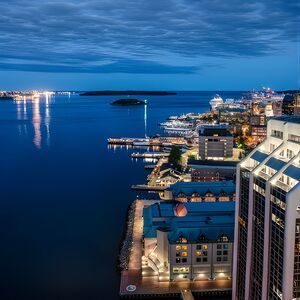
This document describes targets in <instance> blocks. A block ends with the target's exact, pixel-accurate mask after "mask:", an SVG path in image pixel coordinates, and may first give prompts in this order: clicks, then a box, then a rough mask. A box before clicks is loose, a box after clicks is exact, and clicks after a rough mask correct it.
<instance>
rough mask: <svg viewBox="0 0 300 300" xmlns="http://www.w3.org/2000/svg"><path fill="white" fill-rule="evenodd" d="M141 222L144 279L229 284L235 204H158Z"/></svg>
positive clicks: (145, 211)
mask: <svg viewBox="0 0 300 300" xmlns="http://www.w3.org/2000/svg"><path fill="white" fill-rule="evenodd" d="M143 218H144V229H143V230H144V236H143V247H144V248H143V257H142V267H143V272H142V274H143V277H147V276H157V280H158V281H190V280H194V281H195V280H204V281H206V280H218V279H223V280H224V279H225V280H231V276H232V250H233V236H234V202H210V203H204V202H203V203H191V202H190V203H178V202H176V201H168V202H160V203H156V204H153V205H151V206H149V207H146V208H144V211H143Z"/></svg>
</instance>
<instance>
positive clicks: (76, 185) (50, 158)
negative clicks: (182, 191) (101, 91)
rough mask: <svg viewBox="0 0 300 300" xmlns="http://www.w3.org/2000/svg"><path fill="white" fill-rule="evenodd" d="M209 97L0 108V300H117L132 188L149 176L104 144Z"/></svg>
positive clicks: (63, 99)
mask: <svg viewBox="0 0 300 300" xmlns="http://www.w3.org/2000/svg"><path fill="white" fill-rule="evenodd" d="M220 94H221V96H222V97H223V98H232V97H238V96H240V93H237V92H227V93H225V92H224V93H222V92H221V93H220ZM213 95H214V92H202V93H195V92H193V93H180V94H179V95H177V96H167V97H147V99H148V106H147V110H145V108H144V107H132V108H129V107H116V106H110V105H109V103H110V102H111V101H112V100H114V99H115V97H80V96H76V95H74V96H71V97H70V98H69V97H68V96H55V97H51V98H49V99H45V98H41V99H40V100H39V101H37V100H36V101H29V100H27V101H24V102H23V101H18V102H12V101H1V102H0V179H1V181H0V183H1V184H0V187H1V188H0V203H1V206H0V238H1V244H0V265H1V272H0V274H1V275H0V282H1V288H0V299H5V300H10V299H13V300H16V299H17V300H19V299H22V300H23V299H26V300H27V299H28V300H29V299H30V300H35V299H38V300H45V299H51V300H56V299H64V300H68V299H72V300H76V299H97V300H98V299H117V298H118V290H119V275H118V272H117V255H118V251H119V245H120V242H121V240H122V236H123V230H124V222H125V219H126V212H127V208H128V205H129V204H130V203H131V202H132V201H133V200H134V199H135V198H136V196H137V194H136V193H135V192H133V191H131V190H130V185H131V184H136V183H143V182H145V178H146V175H147V172H146V171H145V170H144V168H143V165H144V163H143V162H141V161H138V162H136V161H132V160H131V158H130V153H131V152H132V149H128V150H126V149H124V148H123V149H120V148H117V149H115V150H114V149H108V147H107V143H106V142H107V138H108V137H110V136H138V137H143V136H145V131H146V134H147V135H151V134H155V133H157V132H158V127H157V123H158V122H161V121H163V120H164V119H165V118H166V117H167V116H169V115H174V114H175V115H176V114H181V113H187V112H203V111H205V110H207V109H208V101H209V99H210V98H211V97H212V96H213ZM140 196H142V195H140ZM150 196H151V195H150Z"/></svg>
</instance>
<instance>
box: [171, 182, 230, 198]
mask: <svg viewBox="0 0 300 300" xmlns="http://www.w3.org/2000/svg"><path fill="white" fill-rule="evenodd" d="M168 190H169V191H172V193H173V195H178V194H180V193H183V194H185V195H187V196H189V195H192V194H193V193H198V194H199V195H200V196H205V195H206V194H208V193H211V194H213V195H221V194H226V195H233V194H234V193H235V183H234V182H233V181H232V180H226V181H212V182H177V183H175V184H173V185H172V186H171V187H170V188H168Z"/></svg>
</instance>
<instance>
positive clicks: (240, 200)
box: [233, 116, 300, 300]
mask: <svg viewBox="0 0 300 300" xmlns="http://www.w3.org/2000/svg"><path fill="white" fill-rule="evenodd" d="M236 196H237V197H236V218H235V245H234V266H233V299H234V300H243V299H253V300H254V299H264V300H267V299H276V300H277V299H278V300H279V299H284V300H287V299H288V300H290V299H296V298H297V299H299V297H300V117H296V116H281V117H277V118H273V119H271V120H270V121H269V122H268V128H267V138H266V139H265V140H264V142H262V143H261V144H260V145H259V146H258V147H257V148H256V149H255V150H254V151H252V152H251V153H250V154H249V155H248V156H247V157H246V158H245V159H244V160H243V161H242V162H241V163H240V164H239V165H238V168H237V195H236Z"/></svg>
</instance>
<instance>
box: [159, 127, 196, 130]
mask: <svg viewBox="0 0 300 300" xmlns="http://www.w3.org/2000/svg"><path fill="white" fill-rule="evenodd" d="M164 129H165V131H190V130H192V128H190V127H172V126H170V127H165V128H164Z"/></svg>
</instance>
